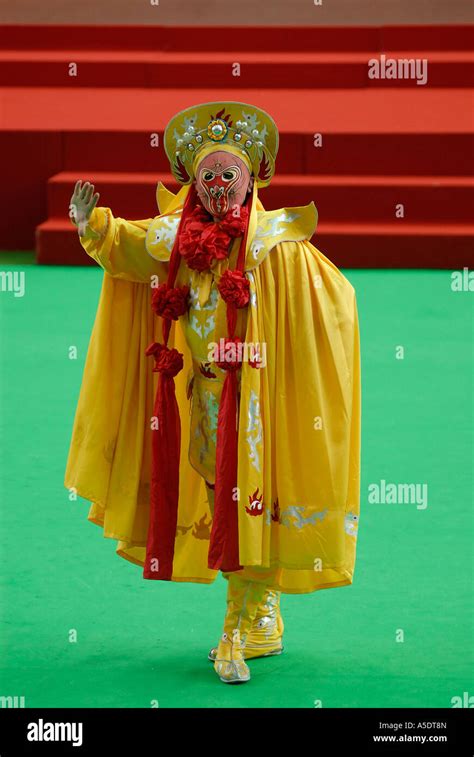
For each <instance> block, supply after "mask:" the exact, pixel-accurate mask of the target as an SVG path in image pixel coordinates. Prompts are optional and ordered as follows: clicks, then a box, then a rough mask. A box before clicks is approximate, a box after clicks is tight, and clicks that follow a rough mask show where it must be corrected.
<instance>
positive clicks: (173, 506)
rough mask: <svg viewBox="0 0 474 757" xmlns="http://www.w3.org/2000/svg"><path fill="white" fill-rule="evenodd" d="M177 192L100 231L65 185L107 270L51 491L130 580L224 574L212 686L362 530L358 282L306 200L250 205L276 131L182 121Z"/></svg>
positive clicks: (90, 203) (262, 117)
mask: <svg viewBox="0 0 474 757" xmlns="http://www.w3.org/2000/svg"><path fill="white" fill-rule="evenodd" d="M164 145H165V149H166V153H167V156H168V158H169V161H170V164H171V170H172V172H173V175H174V177H175V178H176V179H177V181H178V182H179V183H180V184H181V185H182V187H181V189H180V191H179V192H178V193H177V194H176V195H175V194H173V193H172V192H170V191H168V190H167V189H165V187H164V186H163V185H161V184H159V185H158V189H157V201H158V208H159V215H157V216H156V217H155V218H149V219H146V220H143V221H126V220H123V219H121V218H115V217H114V216H113V214H112V212H111V210H110V209H109V208H106V207H97V202H98V199H99V195H98V194H97V193H96V192H95V189H94V187H93V186H92V185H91V184H90V183H89V182H86V183H84V184H82V182H80V181H79V182H77V184H76V187H75V189H74V193H73V196H72V198H71V206H70V215H71V218H72V220H73V223H75V225H76V226H77V227H78V231H79V237H80V241H81V243H82V246H83V247H84V249H85V251H86V252H87V253H88V254H89V255H90V256H91V257H92V258H93V259H94V260H96V261H97V263H98V264H99V265H100V266H101V267H102V268H103V269H104V271H105V273H104V278H103V285H102V292H101V297H100V302H99V306H98V311H97V316H96V321H95V325H94V329H93V332H92V337H91V341H90V345H89V350H88V354H87V359H86V364H85V369H84V376H83V382H82V387H81V392H80V397H79V402H78V407H77V411H76V417H75V422H74V428H73V433H72V441H71V447H70V452H69V459H68V463H67V470H66V476H65V486H66V487H68V488H70V489H73V490H74V491H76V492H77V493H78V494H79V495H80V496H82V497H84V498H86V499H88V500H90V502H91V503H92V504H91V507H90V510H89V516H88V517H89V520H90V521H92V522H93V523H96V524H98V525H99V526H101V527H102V528H103V533H104V536H107V537H110V538H113V539H116V540H117V541H118V545H117V552H118V554H119V555H120V556H122V557H124V558H126V559H127V560H130V561H131V562H133V563H136V564H137V565H140V566H143V567H144V572H143V575H144V578H147V579H157V580H172V581H194V582H198V583H211V582H213V581H214V579H215V578H216V576H217V574H218V572H219V571H221V572H222V574H223V576H224V577H225V578H226V579H227V580H228V589H227V612H226V614H225V619H224V628H223V632H222V635H221V638H220V641H219V644H218V646H217V648H213V649H211V651H210V653H209V659H210V660H212V661H213V662H214V669H215V671H216V673H217V675H218V676H219V678H220V680H221V681H223V682H225V683H237V682H243V681H248V680H249V679H250V671H249V667H248V665H247V662H246V660H247V661H248V660H249V659H252V658H255V657H261V656H269V655H274V654H280V653H281V651H282V649H283V645H282V637H283V628H284V624H283V620H282V616H281V612H280V596H281V593H282V592H283V593H294V594H304V593H308V592H313V591H316V590H320V589H326V588H330V587H338V586H344V585H347V584H351V583H352V581H353V575H354V565H355V556H356V540H357V526H358V518H359V467H360V463H359V457H360V451H359V439H360V371H359V330H358V320H357V308H356V298H355V293H354V289H353V287H352V286H351V284H350V283H349V282H348V281H347V279H346V278H345V277H344V276H343V275H342V274H341V272H340V271H339V270H338V269H337V268H336V266H335V265H333V264H332V263H331V262H330V261H329V260H328V259H327V258H326V257H325V256H324V255H323V254H322V253H321V252H319V250H317V249H316V248H315V247H314V246H313V245H312V244H311V242H310V241H309V240H310V239H311V237H312V236H313V234H314V231H315V228H316V223H317V211H316V208H315V206H314V204H313V203H310V204H309V205H306V206H302V207H292V208H280V209H278V210H272V211H266V210H265V209H264V208H263V205H262V203H261V202H260V199H259V196H258V190H259V189H260V188H261V187H265V186H267V185H268V184H269V183H270V181H271V179H272V177H273V174H274V169H275V158H276V155H277V150H278V131H277V128H276V125H275V123H274V121H273V120H272V118H271V117H270V116H269V115H268V114H267V113H265V112H264V111H262V110H261V109H260V108H257V107H255V106H251V105H246V104H244V103H239V102H217V103H204V104H201V105H196V106H194V107H191V108H188V109H186V110H184V111H182V112H181V113H178V114H177V115H176V116H175V117H174V118H173V119H172V120H171V121H170V123H169V124H168V126H167V128H166V131H165V134H164Z"/></svg>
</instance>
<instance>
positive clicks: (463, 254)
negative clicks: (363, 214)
mask: <svg viewBox="0 0 474 757" xmlns="http://www.w3.org/2000/svg"><path fill="white" fill-rule="evenodd" d="M36 235H37V260H38V262H39V263H41V264H48V265H89V264H92V265H96V263H95V262H94V261H93V260H92V259H91V258H89V256H88V255H87V254H86V252H85V251H84V250H83V249H82V247H81V245H80V243H79V240H78V238H77V232H76V230H75V229H74V228H73V227H72V225H71V223H70V221H69V220H62V219H57V218H54V219H50V220H48V221H45V223H42V224H41V225H40V226H39V227H38V228H37V230H36ZM473 237H474V224H462V225H461V224H445V223H442V224H439V223H437V224H425V223H420V224H411V223H410V224H409V223H404V222H402V223H400V222H398V223H397V222H395V221H394V222H392V223H385V224H370V223H359V224H354V223H352V224H343V223H339V224H329V223H327V224H325V223H320V224H319V225H318V229H317V232H316V235H315V236H314V237H313V240H312V242H313V244H314V245H315V246H316V247H317V248H318V249H319V250H320V251H321V252H323V253H324V254H325V255H326V256H327V257H328V258H329V259H330V260H332V261H333V262H334V263H335V264H336V265H337V266H340V267H342V268H372V267H373V268H447V269H462V268H463V267H464V266H470V267H472V265H473V264H474V255H473V252H472V250H473V246H472V240H473Z"/></svg>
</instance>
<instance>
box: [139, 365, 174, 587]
mask: <svg viewBox="0 0 474 757" xmlns="http://www.w3.org/2000/svg"><path fill="white" fill-rule="evenodd" d="M153 412H154V416H155V418H157V419H158V428H157V429H155V430H153V432H152V471H151V506H150V521H149V528H148V540H147V545H146V559H145V566H144V572H143V577H144V578H151V579H161V580H164V581H171V576H172V573H173V555H174V540H175V536H176V526H177V521H178V499H179V453H180V445H181V429H180V420H179V409H178V403H177V401H176V394H175V386H174V379H173V377H172V376H168V375H166V374H164V373H160V375H159V378H158V388H157V392H156V397H155V405H154V410H153Z"/></svg>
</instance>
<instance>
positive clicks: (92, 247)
mask: <svg viewBox="0 0 474 757" xmlns="http://www.w3.org/2000/svg"><path fill="white" fill-rule="evenodd" d="M152 221H153V219H152V218H148V219H146V220H144V221H126V220H124V219H123V218H114V216H113V214H112V211H111V210H110V208H94V210H93V212H92V215H91V217H90V219H89V222H88V224H87V226H86V231H85V234H84V236H82V237H79V240H80V242H81V244H82V246H83V247H84V249H85V251H86V252H87V254H88V255H89V256H90V257H91V258H93V259H94V260H95V261H96V262H97V263H98V264H99V265H100V266H101V268H103V269H104V271H105V272H106V273H108V274H109V276H113V277H114V278H117V279H125V280H126V281H134V282H137V283H142V284H144V283H147V284H148V283H150V278H151V277H152V276H158V277H159V280H160V281H165V280H166V278H167V275H168V264H167V263H164V262H159V261H158V260H156V259H155V258H152V257H151V255H149V254H148V252H147V249H146V246H145V239H146V233H147V230H148V227H149V226H150V224H151V222H152Z"/></svg>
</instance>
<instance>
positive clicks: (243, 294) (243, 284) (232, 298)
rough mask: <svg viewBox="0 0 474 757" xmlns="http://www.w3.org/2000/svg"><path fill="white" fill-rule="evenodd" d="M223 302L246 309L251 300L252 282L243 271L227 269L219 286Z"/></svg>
mask: <svg viewBox="0 0 474 757" xmlns="http://www.w3.org/2000/svg"><path fill="white" fill-rule="evenodd" d="M217 288H218V290H219V293H220V295H221V297H222V299H223V300H225V301H226V302H228V303H231V304H232V305H235V306H236V307H237V308H244V307H245V306H246V305H248V303H249V299H250V282H249V280H248V279H247V277H246V276H245V274H244V273H242V271H230V270H229V269H227V271H225V272H224V273H223V274H222V276H221V278H220V279H219V283H218V285H217Z"/></svg>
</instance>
